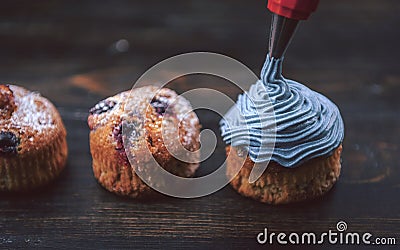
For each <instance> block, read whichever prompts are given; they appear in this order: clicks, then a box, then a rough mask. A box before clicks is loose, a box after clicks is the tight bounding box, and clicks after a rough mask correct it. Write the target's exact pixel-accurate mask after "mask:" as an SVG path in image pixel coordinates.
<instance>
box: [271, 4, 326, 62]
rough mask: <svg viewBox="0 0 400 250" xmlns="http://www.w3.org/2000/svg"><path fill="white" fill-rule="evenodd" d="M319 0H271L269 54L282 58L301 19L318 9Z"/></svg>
mask: <svg viewBox="0 0 400 250" xmlns="http://www.w3.org/2000/svg"><path fill="white" fill-rule="evenodd" d="M318 3H319V0H269V1H268V9H269V10H270V11H271V12H272V13H273V15H272V23H271V33H270V36H269V55H270V57H274V58H281V57H282V56H283V54H284V53H285V51H286V48H287V46H288V45H289V43H290V40H291V38H292V36H293V34H294V32H295V30H296V27H297V24H298V23H299V21H300V20H306V19H308V17H309V16H310V15H311V13H312V12H314V11H315V10H316V9H317V6H318Z"/></svg>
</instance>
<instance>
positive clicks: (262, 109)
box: [220, 0, 344, 183]
mask: <svg viewBox="0 0 400 250" xmlns="http://www.w3.org/2000/svg"><path fill="white" fill-rule="evenodd" d="M318 2H319V0H269V2H268V9H269V10H270V11H271V12H272V13H273V16H272V24H271V32H270V38H269V52H268V55H267V59H266V61H265V63H264V66H263V69H262V71H261V80H259V81H258V82H257V83H255V84H253V85H252V86H251V87H250V89H249V91H247V92H246V93H244V94H241V95H239V97H238V100H237V102H236V105H235V107H233V108H232V109H231V110H229V111H228V112H227V114H226V115H225V116H224V118H223V119H222V120H221V122H220V125H221V136H222V137H223V140H224V141H225V142H226V143H227V144H230V145H231V146H233V147H244V148H245V149H246V150H247V151H248V156H249V157H250V159H251V160H252V161H253V162H254V163H255V164H254V166H253V169H252V171H251V173H250V176H249V182H250V183H253V182H254V181H256V180H257V179H258V178H259V177H260V176H261V175H262V174H263V172H264V171H265V170H266V168H267V166H268V162H269V161H270V160H271V161H274V162H276V163H278V164H279V165H281V166H283V167H285V168H294V167H297V166H300V165H301V164H303V163H304V162H306V161H308V160H311V159H313V158H316V157H319V156H326V155H329V154H331V153H332V152H333V149H335V148H336V147H338V146H339V145H340V143H341V142H342V141H343V138H344V124H343V120H342V118H341V115H340V112H339V109H338V108H337V107H336V105H335V104H334V103H333V102H331V101H330V100H329V99H328V98H326V97H325V96H323V95H321V94H319V93H317V92H315V91H313V90H311V89H309V88H308V87H306V86H304V85H303V84H301V83H298V82H296V81H293V80H290V79H286V78H284V77H283V76H282V74H281V72H282V60H283V55H284V53H285V50H286V48H287V46H288V45H289V43H290V40H291V38H292V36H293V34H294V33H295V30H296V27H297V24H298V23H299V21H300V20H306V19H307V18H308V17H309V16H310V15H311V13H312V12H314V11H315V10H316V8H317V5H318ZM267 100H269V101H267ZM269 102H270V104H271V105H272V108H273V111H272V112H273V113H272V114H271V105H269V104H268V103H269ZM271 116H273V117H274V121H275V122H271ZM275 125H276V126H275ZM244 126H246V127H247V129H244ZM270 126H275V129H276V131H275V130H274V131H272V130H271V129H270V128H271V127H270ZM272 133H274V134H275V135H276V137H274V135H273V134H272ZM273 141H274V144H272V142H273ZM244 142H246V143H247V142H249V144H245V143H244ZM268 143H269V144H268ZM266 163H267V164H266Z"/></svg>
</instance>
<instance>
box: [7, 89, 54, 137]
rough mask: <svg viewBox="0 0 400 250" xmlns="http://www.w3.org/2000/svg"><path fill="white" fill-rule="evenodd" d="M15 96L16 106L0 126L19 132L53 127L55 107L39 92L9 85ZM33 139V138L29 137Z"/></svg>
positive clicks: (23, 132) (41, 130)
mask: <svg viewBox="0 0 400 250" xmlns="http://www.w3.org/2000/svg"><path fill="white" fill-rule="evenodd" d="M10 89H11V90H12V91H13V95H14V98H15V104H16V108H15V110H14V111H13V113H12V115H11V117H10V118H9V119H3V120H1V121H0V128H5V129H10V128H11V129H18V130H19V132H20V133H21V134H25V133H27V132H28V131H29V133H31V132H36V133H44V131H46V130H48V129H54V128H55V126H56V124H55V119H54V116H55V115H56V112H57V111H56V109H55V107H54V106H53V104H51V103H50V101H48V100H47V99H46V98H44V97H42V96H41V95H40V94H39V93H35V92H29V91H27V90H26V89H23V88H21V87H17V86H10ZM30 139H31V140H32V141H33V138H32V137H31V138H30Z"/></svg>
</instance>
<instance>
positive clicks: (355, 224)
mask: <svg viewBox="0 0 400 250" xmlns="http://www.w3.org/2000/svg"><path fill="white" fill-rule="evenodd" d="M1 5H2V6H1V8H0V81H1V82H11V83H15V84H19V85H22V86H25V87H27V88H29V89H31V90H36V91H39V92H41V93H42V94H43V95H44V96H46V97H48V98H49V99H51V100H52V101H53V102H54V103H55V104H56V106H57V107H58V108H59V110H60V112H61V115H62V116H63V119H64V122H65V125H66V127H67V129H68V143H69V151H70V153H69V160H68V166H67V168H66V170H65V171H64V172H63V174H62V176H61V177H60V178H59V179H58V180H57V181H56V182H54V183H53V184H51V185H50V186H47V187H45V188H43V189H40V190H37V191H35V192H32V193H28V194H18V195H17V194H7V193H2V194H0V248H16V247H39V248H43V247H53V248H76V247H81V248H127V247H130V248H145V247H148V248H222V247H224V248H255V247H261V248H266V247H267V246H260V245H258V244H257V242H256V238H255V237H256V236H257V234H258V233H259V232H261V231H262V230H263V229H264V228H265V227H268V229H269V230H272V231H276V232H292V231H294V232H316V233H318V232H324V231H327V230H329V229H334V228H335V226H336V223H337V222H338V221H339V220H344V221H346V222H347V224H348V226H349V230H350V229H351V230H352V231H360V232H371V233H372V234H374V235H376V236H381V237H385V236H386V237H389V236H391V237H395V238H397V244H400V232H399V228H400V202H399V198H398V197H399V196H398V193H399V191H400V171H399V165H400V158H399V155H400V144H399V142H400V114H399V109H400V101H399V100H400V98H399V97H400V71H399V70H400V60H399V56H400V48H399V46H398V44H399V39H400V32H399V25H400V16H399V15H398V13H400V2H399V1H398V0H354V1H351V3H350V1H345V0H336V1H334V0H324V1H321V3H320V6H319V9H318V11H317V12H316V13H315V14H314V15H313V16H312V17H311V19H310V20H308V21H307V22H304V23H302V24H301V26H300V27H299V29H298V31H297V34H296V36H295V39H294V40H293V43H292V45H291V47H290V48H289V50H288V52H287V54H286V60H285V63H284V75H285V76H287V77H288V78H293V79H296V80H298V81H300V82H303V83H306V84H307V85H308V86H309V87H311V88H313V89H315V90H317V91H319V92H322V93H323V94H325V95H327V96H328V97H329V98H331V99H332V100H333V101H334V102H335V103H336V104H337V105H338V106H339V107H340V109H341V112H342V114H343V118H344V120H345V126H346V137H345V142H344V152H343V171H342V176H341V179H340V181H339V182H338V183H337V185H336V186H335V188H334V189H333V190H332V191H331V192H330V193H329V194H328V195H326V196H324V197H323V198H321V199H318V200H315V201H310V202H305V203H298V204H292V205H287V206H269V205H265V204H260V203H257V202H255V201H252V200H249V199H245V198H243V197H241V196H239V195H238V194H236V193H235V192H234V191H233V190H232V189H231V188H230V187H225V188H224V189H222V190H221V191H219V192H217V193H215V194H213V195H210V196H207V197H203V198H199V199H190V200H186V199H175V198H169V197H165V198H162V199H158V200H152V201H141V202H139V201H135V200H129V199H124V198H120V197H116V196H114V195H113V194H110V193H108V192H107V191H105V190H103V189H102V188H101V187H100V186H99V185H98V184H97V183H96V181H95V180H94V178H93V174H92V170H91V156H90V153H89V145H88V133H89V130H88V127H87V124H86V118H87V110H88V109H89V108H90V107H91V106H93V105H94V104H95V103H96V102H97V101H99V100H100V99H102V98H104V97H106V96H109V95H113V94H115V93H117V92H120V91H122V90H126V89H130V88H131V87H132V85H133V83H134V82H135V81H136V80H137V78H138V77H139V76H140V75H141V74H142V73H144V72H145V71H146V70H147V69H148V68H149V67H150V66H152V65H154V64H155V63H157V62H159V61H161V60H163V59H166V58H168V57H170V56H173V55H177V54H180V53H184V52H193V51H212V52H217V53H222V54H225V55H228V56H230V57H233V58H235V59H237V60H239V61H241V62H243V63H244V64H246V65H247V66H248V67H249V68H251V69H252V70H254V72H256V73H257V74H258V72H259V71H260V69H261V66H262V63H263V60H264V58H265V53H266V51H267V39H268V32H267V30H268V29H269V20H270V15H269V13H268V12H267V10H266V9H265V1H258V0H247V1H239V0H230V1H228V0H221V1H211V0H205V1H195V0H192V1H161V0H157V1H156V0H150V1H127V0H126V1H121V0H118V1H47V0H42V1H28V0H25V1H23V0H13V1H11V0H6V1H2V4H1ZM121 39H126V41H128V43H129V49H128V50H127V51H125V52H118V51H117V50H116V48H115V44H116V42H117V41H119V40H121ZM169 86H170V87H171V88H174V89H175V90H177V91H178V92H183V91H185V90H188V89H191V88H195V87H200V86H201V87H212V88H215V89H217V90H221V91H224V92H225V93H227V94H228V95H230V96H231V97H235V96H236V95H237V93H238V91H237V89H235V88H233V87H232V86H231V85H229V83H226V82H224V81H222V80H220V79H216V78H212V77H187V78H183V79H180V80H178V81H175V82H172V83H171V84H170V85H169ZM199 117H200V120H201V122H202V124H203V126H204V127H208V128H212V129H213V130H214V131H216V132H218V127H217V122H218V119H219V118H218V117H217V116H216V115H213V114H210V113H207V112H200V113H199ZM223 160H224V148H223V144H222V143H221V142H220V143H219V144H218V148H217V150H216V152H215V153H214V155H213V160H212V161H207V162H205V163H204V164H202V170H201V171H200V173H199V174H201V173H202V172H207V170H210V169H212V168H213V167H214V164H216V163H219V162H221V161H223ZM397 246H398V245H397ZM326 247H333V248H334V247H340V246H337V245H336V246H333V245H331V246H329V245H328V246H326ZM353 247H354V246H353ZM350 248H351V247H350ZM358 248H359V247H358ZM387 248H388V247H387V246H385V247H384V248H381V249H387ZM393 249H395V247H393Z"/></svg>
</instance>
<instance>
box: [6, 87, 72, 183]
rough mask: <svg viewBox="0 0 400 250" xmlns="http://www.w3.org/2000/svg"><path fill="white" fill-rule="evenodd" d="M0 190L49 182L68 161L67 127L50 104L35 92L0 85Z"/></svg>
mask: <svg viewBox="0 0 400 250" xmlns="http://www.w3.org/2000/svg"><path fill="white" fill-rule="evenodd" d="M0 117H1V119H0V190H1V191H24V190H28V189H32V188H35V187H38V186H42V185H44V184H47V183H49V182H50V181H52V180H53V179H54V178H56V177H57V176H58V175H59V174H60V173H61V171H62V170H63V169H64V167H65V164H66V161H67V153H68V149H67V141H66V134H67V133H66V130H65V128H64V125H63V122H62V120H61V117H60V115H59V113H58V111H57V109H56V108H55V107H54V106H53V104H52V103H51V102H50V101H49V100H47V99H46V98H44V97H42V96H41V95H40V94H38V93H35V92H29V91H28V90H26V89H24V88H22V87H18V86H13V85H4V84H1V85H0Z"/></svg>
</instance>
